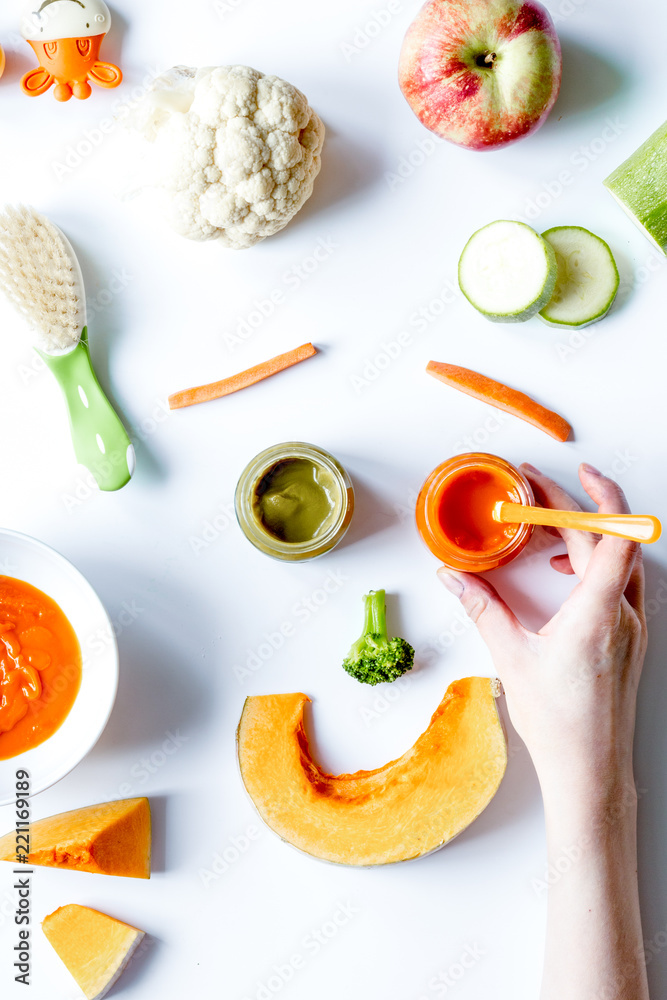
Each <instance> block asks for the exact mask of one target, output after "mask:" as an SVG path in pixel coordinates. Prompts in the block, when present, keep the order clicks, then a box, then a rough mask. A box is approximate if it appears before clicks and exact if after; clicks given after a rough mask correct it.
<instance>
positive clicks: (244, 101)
mask: <svg viewBox="0 0 667 1000" xmlns="http://www.w3.org/2000/svg"><path fill="white" fill-rule="evenodd" d="M127 124H128V127H129V128H130V129H132V130H134V131H135V132H139V133H140V134H141V135H142V136H143V138H144V139H145V140H146V142H147V143H150V144H151V150H152V152H151V158H150V163H151V169H150V172H151V183H152V186H154V187H155V188H156V189H157V190H158V192H159V193H160V195H161V197H162V200H163V202H164V204H165V209H166V211H167V214H168V218H169V220H170V222H171V225H172V226H173V227H174V228H175V229H176V230H177V232H179V233H181V234H182V235H183V236H185V237H187V238H188V239H191V240H214V239H217V240H220V242H221V243H222V244H223V246H226V247H233V248H235V249H243V248H245V247H250V246H253V245H254V244H255V243H259V242H260V240H263V239H266V237H267V236H272V235H273V234H274V233H277V232H280V230H281V229H284V227H285V226H286V225H287V223H288V222H289V221H290V220H291V219H292V218H294V216H295V215H296V213H297V212H298V211H299V209H300V208H301V206H302V205H303V204H304V202H305V201H307V200H308V198H309V197H310V195H311V194H312V191H313V184H314V181H315V178H316V177H317V175H318V173H319V171H320V157H321V153H322V145H323V143H324V125H323V123H322V121H321V120H320V118H319V117H318V116H317V115H316V114H315V112H314V111H313V109H312V108H311V107H310V106H309V104H308V101H307V100H306V98H305V97H304V95H303V94H302V93H301V92H300V91H299V90H297V89H296V87H293V86H292V85H291V84H290V83H287V82H286V81H285V80H281V79H280V78H279V77H277V76H265V75H264V74H263V73H260V72H258V71H257V70H255V69H251V68H250V67H249V66H220V67H218V68H214V69H211V68H208V69H201V70H195V69H190V68H188V67H183V66H176V67H174V68H173V69H172V70H169V72H168V73H165V74H164V75H163V76H161V77H158V79H157V80H156V81H155V82H154V84H153V86H152V88H151V90H150V91H149V93H148V94H147V95H146V97H145V98H144V99H143V100H142V102H141V103H140V105H139V107H138V108H137V109H136V110H135V111H134V112H133V114H132V116H131V119H130V120H129V121H128V122H127Z"/></svg>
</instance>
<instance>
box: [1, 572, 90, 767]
mask: <svg viewBox="0 0 667 1000" xmlns="http://www.w3.org/2000/svg"><path fill="white" fill-rule="evenodd" d="M80 684H81V649H80V647H79V642H78V639H77V637H76V635H75V633H74V629H73V628H72V626H71V625H70V623H69V621H68V620H67V618H66V617H65V615H64V614H63V612H62V611H61V610H60V608H59V607H58V605H57V604H56V602H55V601H52V600H51V598H50V597H47V595H46V594H43V593H42V591H41V590H37V588H36V587H32V586H31V585H30V584H29V583H25V582H24V581H23V580H14V579H12V578H11V577H8V576H0V760H6V759H7V758H8V757H15V756H16V754H19V753H23V751H24V750H30V749H31V748H32V747H35V746H38V745H39V744H40V743H43V742H44V740H46V739H48V738H49V736H52V735H53V733H55V731H56V730H57V729H59V728H60V726H61V725H62V723H63V722H64V720H65V719H66V717H67V715H68V713H69V711H70V709H71V707H72V705H73V704H74V699H75V698H76V696H77V693H78V690H79V686H80Z"/></svg>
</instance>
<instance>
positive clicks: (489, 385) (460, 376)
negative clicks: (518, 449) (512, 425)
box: [426, 361, 572, 441]
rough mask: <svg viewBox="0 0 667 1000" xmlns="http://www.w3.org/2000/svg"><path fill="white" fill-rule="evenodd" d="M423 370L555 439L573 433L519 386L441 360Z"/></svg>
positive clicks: (562, 438)
mask: <svg viewBox="0 0 667 1000" xmlns="http://www.w3.org/2000/svg"><path fill="white" fill-rule="evenodd" d="M426 371H427V372H428V374H429V375H433V377H434V378H437V379H440V381H441V382H444V383H445V385H451V386H452V387H453V388H454V389H459V391H460V392H465V393H467V394H468V396H472V397H473V398H474V399H481V400H482V402H484V403H491V405H492V406H497V407H498V409H499V410H504V411H505V412H506V413H511V414H512V415H513V416H515V417H520V418H521V419H522V420H526V421H527V422H528V423H529V424H532V425H533V426H534V427H539V429H540V430H541V431H544V433H545V434H550V435H551V437H553V438H556V440H557V441H567V439H568V437H569V436H570V434H571V433H572V428H571V427H570V425H569V424H568V422H567V420H564V419H563V417H561V416H559V415H558V414H557V413H554V412H553V410H547V409H546V407H544V406H541V405H540V404H539V403H536V402H535V400H534V399H531V397H530V396H526V395H525V393H523V392H519V391H518V389H510V387H509V386H507V385H503V383H502V382H496V381H494V379H492V378H487V377H486V375H480V374H479V372H473V371H471V370H470V369H469V368H459V366H458V365H447V364H443V363H442V362H440V361H429V363H428V365H427V366H426Z"/></svg>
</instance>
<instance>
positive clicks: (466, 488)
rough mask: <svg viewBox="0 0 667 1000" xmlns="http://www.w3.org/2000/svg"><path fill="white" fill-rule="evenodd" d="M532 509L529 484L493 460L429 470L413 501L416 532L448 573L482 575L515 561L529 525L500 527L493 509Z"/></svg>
mask: <svg viewBox="0 0 667 1000" xmlns="http://www.w3.org/2000/svg"><path fill="white" fill-rule="evenodd" d="M501 500H506V501H508V502H510V503H521V504H529V505H533V504H534V503H535V498H534V497H533V491H532V490H531V488H530V484H529V483H528V481H527V480H526V479H524V477H523V476H522V475H521V473H520V472H519V470H518V469H515V468H514V466H513V465H510V463H509V462H506V461H505V459H503V458H498V456H497V455H486V454H483V453H478V454H468V455H456V456H455V457H454V458H450V459H449V460H448V461H446V462H443V463H442V465H439V466H438V468H437V469H434V470H433V472H432V473H431V475H430V476H429V477H428V479H427V480H426V482H425V483H424V485H423V486H422V489H421V492H420V494H419V497H418V499H417V512H416V513H417V527H418V528H419V532H420V534H421V536H422V538H423V539H424V541H425V542H426V544H427V546H428V547H429V549H430V550H431V552H432V553H433V555H434V556H437V557H438V559H440V560H442V562H443V563H444V564H445V566H447V567H448V568H449V569H455V570H463V571H465V572H468V573H483V572H485V571H486V570H489V569H495V568H496V567H497V566H503V565H504V564H505V563H508V562H510V561H511V560H512V559H514V558H516V556H518V555H519V553H520V552H521V550H522V549H523V548H524V547H525V546H526V545H527V543H528V540H529V539H530V536H531V534H532V530H533V526H532V525H530V524H502V523H501V522H500V521H495V520H494V518H493V509H494V506H495V505H496V503H498V502H499V501H501Z"/></svg>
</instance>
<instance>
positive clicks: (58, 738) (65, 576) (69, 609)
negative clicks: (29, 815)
mask: <svg viewBox="0 0 667 1000" xmlns="http://www.w3.org/2000/svg"><path fill="white" fill-rule="evenodd" d="M0 575H2V576H9V577H14V578H15V579H17V580H24V581H25V582H26V583H30V584H32V586H33V587H37V588H38V589H39V590H42V591H44V593H45V594H47V595H48V596H49V597H51V598H52V599H53V600H54V601H55V602H56V604H58V605H59V606H60V607H61V608H62V610H63V612H64V613H65V615H66V616H67V618H68V619H69V621H70V623H71V625H72V628H73V629H74V631H75V632H76V635H77V638H78V640H79V645H80V646H81V655H82V658H83V670H82V674H81V687H80V688H79V693H78V694H77V696H76V700H75V702H74V704H73V705H72V708H71V710H70V713H69V715H68V716H67V718H66V719H65V721H64V722H63V724H62V725H61V727H60V729H58V730H56V732H55V733H54V734H53V736H50V737H49V739H48V740H45V741H44V743H40V745H39V746H37V747H34V748H33V749H32V750H26V751H25V752H24V753H21V754H17V756H16V757H10V758H9V759H8V760H0V806H5V805H8V804H9V803H10V802H12V801H13V800H14V798H15V795H16V791H15V786H16V771H17V769H18V768H25V769H26V770H27V771H28V772H29V773H30V793H31V795H36V794H37V793H38V792H43V791H44V789H45V788H49V787H50V786H51V785H53V784H55V783H56V781H60V779H61V778H64V776H65V775H66V774H68V773H69V771H71V770H72V768H73V767H76V765H77V764H78V763H79V762H80V761H81V760H83V758H84V757H85V756H86V754H87V753H88V752H89V751H90V750H92V748H93V747H94V746H95V744H96V743H97V741H98V739H99V738H100V736H101V735H102V732H103V730H104V727H105V726H106V724H107V722H108V721H109V716H110V715H111V709H112V708H113V703H114V701H115V699H116V690H117V688H118V647H117V645H116V639H115V637H114V633H113V629H112V627H111V622H110V621H109V616H108V615H107V613H106V611H105V610H104V607H103V605H102V602H101V601H100V599H99V597H98V596H97V594H96V593H95V591H94V590H93V588H92V587H91V586H90V584H89V583H88V581H87V580H86V579H85V578H84V577H83V576H82V575H81V573H79V571H78V570H77V569H75V568H74V566H72V564H71V563H70V562H68V561H67V559H65V558H64V556H61V555H60V554H59V553H58V552H56V551H55V550H54V549H52V548H50V547H49V546H48V545H45V544H44V543H43V542H38V541H37V539H35V538H30V536H29V535H21V534H19V532H17V531H8V530H7V529H5V528H0Z"/></svg>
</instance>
